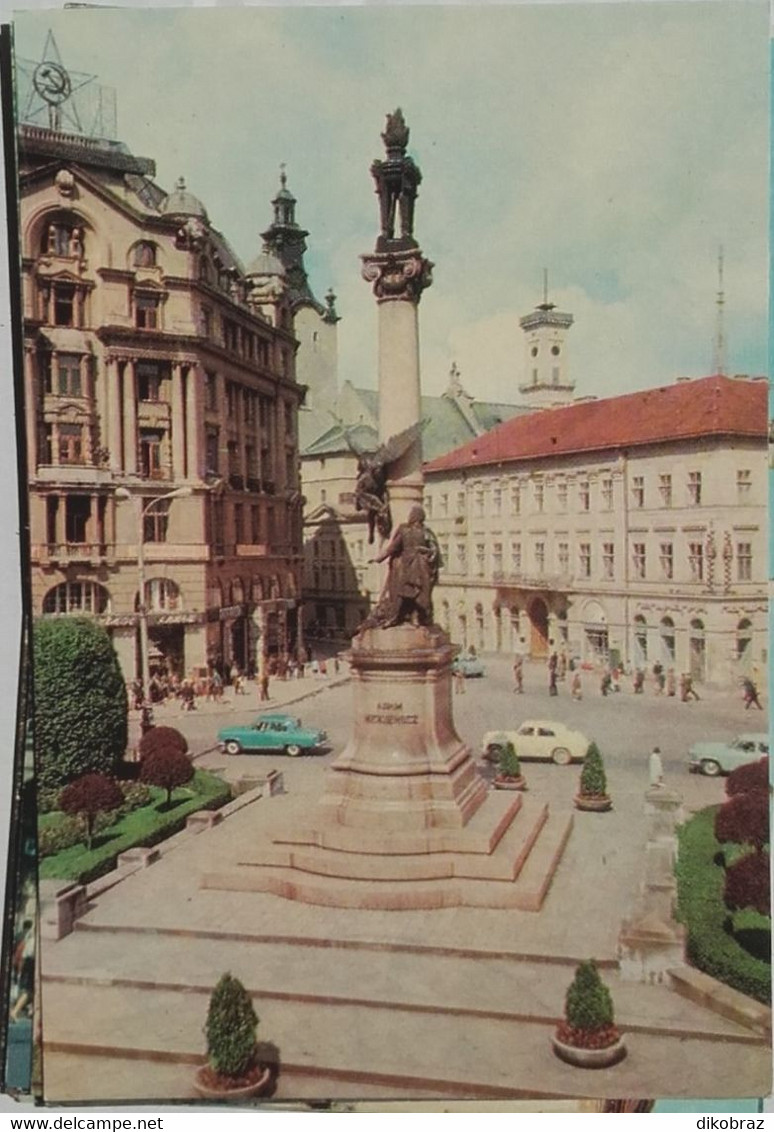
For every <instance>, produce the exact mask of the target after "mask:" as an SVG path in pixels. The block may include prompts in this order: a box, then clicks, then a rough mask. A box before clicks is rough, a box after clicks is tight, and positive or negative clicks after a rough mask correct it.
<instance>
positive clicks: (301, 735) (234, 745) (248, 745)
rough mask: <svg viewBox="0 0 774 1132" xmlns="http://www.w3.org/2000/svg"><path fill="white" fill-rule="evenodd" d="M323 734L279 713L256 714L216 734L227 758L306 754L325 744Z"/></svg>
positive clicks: (292, 717) (325, 738)
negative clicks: (271, 753) (254, 753)
mask: <svg viewBox="0 0 774 1132" xmlns="http://www.w3.org/2000/svg"><path fill="white" fill-rule="evenodd" d="M327 741H328V736H327V733H326V732H325V731H317V730H312V729H311V728H308V727H302V726H301V720H300V719H297V718H296V716H293V715H285V714H283V713H281V712H267V713H266V714H265V715H259V716H258V718H257V719H255V720H253V722H252V723H248V724H243V725H242V726H237V727H223V728H221V730H220V731H219V732H218V746H219V747H220V749H221V751H225V752H226V754H227V755H240V754H241V753H242V752H243V751H246V752H248V753H249V752H252V751H259V752H260V751H282V752H284V754H286V755H290V756H291V757H295V756H297V755H303V754H309V753H312V752H314V751H319V750H320V748H321V747H324V746H325V745H326V744H327Z"/></svg>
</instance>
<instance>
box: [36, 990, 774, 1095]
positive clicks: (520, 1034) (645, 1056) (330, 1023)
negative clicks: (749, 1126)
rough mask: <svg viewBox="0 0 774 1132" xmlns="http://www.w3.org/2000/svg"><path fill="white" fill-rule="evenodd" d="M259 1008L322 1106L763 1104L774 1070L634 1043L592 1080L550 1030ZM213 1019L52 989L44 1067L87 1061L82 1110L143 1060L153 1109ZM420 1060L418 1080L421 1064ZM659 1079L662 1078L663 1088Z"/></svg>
mask: <svg viewBox="0 0 774 1132" xmlns="http://www.w3.org/2000/svg"><path fill="white" fill-rule="evenodd" d="M503 994H504V996H505V995H507V989H506V988H505V987H504V989H503ZM254 1001H255V1006H256V1010H257V1013H258V1015H259V1017H260V1018H261V1024H260V1028H259V1038H260V1039H262V1040H265V1041H269V1042H272V1043H274V1044H275V1045H276V1046H277V1047H278V1049H279V1053H280V1061H281V1064H283V1065H285V1066H286V1067H287V1069H288V1072H289V1074H291V1075H292V1074H296V1073H298V1072H299V1071H303V1072H305V1073H306V1074H307V1075H311V1076H314V1077H316V1078H317V1082H318V1084H319V1085H320V1088H319V1089H315V1090H314V1092H313V1093H312V1094H311V1095H315V1093H316V1095H323V1096H324V1095H325V1091H324V1082H325V1080H326V1078H328V1077H336V1078H337V1079H339V1080H342V1079H349V1080H350V1081H351V1082H353V1083H356V1082H357V1081H358V1080H363V1079H368V1080H370V1081H372V1082H378V1081H383V1082H384V1083H385V1085H387V1084H389V1085H390V1086H395V1087H397V1088H400V1089H403V1090H404V1095H408V1096H410V1095H413V1091H414V1090H415V1089H416V1090H417V1091H422V1092H425V1093H427V1092H431V1093H436V1094H437V1095H442V1096H443V1095H448V1096H454V1095H456V1096H461V1095H468V1096H471V1097H485V1096H492V1097H497V1096H528V1095H530V1092H531V1090H532V1083H533V1082H534V1081H536V1080H540V1082H541V1094H542V1095H544V1096H547V1097H552V1096H555V1097H580V1096H601V1097H604V1096H653V1095H654V1093H655V1092H659V1093H661V1094H662V1095H668V1096H679V1095H686V1093H690V1094H691V1095H694V1093H695V1091H697V1090H699V1091H700V1093H701V1095H703V1096H738V1095H744V1096H755V1095H761V1093H762V1092H763V1091H765V1089H766V1088H767V1082H769V1081H770V1063H769V1062H770V1059H769V1057H768V1053H767V1050H766V1048H765V1047H764V1046H762V1045H753V1046H751V1045H744V1046H740V1047H739V1049H738V1053H734V1049H733V1046H729V1045H728V1044H727V1043H719V1042H716V1043H708V1042H706V1041H702V1040H696V1039H691V1038H686V1037H685V1036H681V1037H676V1036H672V1035H669V1034H664V1033H658V1034H654V1035H651V1034H645V1033H630V1034H629V1035H627V1042H628V1045H629V1057H628V1059H627V1060H626V1061H624V1062H621V1063H620V1064H619V1065H618V1066H616V1067H614V1068H611V1069H606V1070H598V1071H595V1073H594V1074H588V1073H586V1072H584V1071H583V1070H580V1069H573V1068H569V1067H567V1066H565V1065H564V1064H563V1063H560V1062H559V1061H557V1059H556V1058H555V1057H554V1055H553V1053H552V1052H551V1049H550V1036H551V1034H552V1032H553V1028H554V1027H553V1024H552V1023H550V1022H543V1021H534V1022H533V1021H525V1020H524V1019H518V1020H515V1019H514V1020H511V1019H502V1020H501V1019H492V1018H489V1017H487V1018H476V1017H466V1018H465V1019H464V1021H462V1020H459V1021H458V1022H457V1023H456V1024H454V1025H452V1024H450V1019H449V1017H448V1015H447V1014H440V1013H431V1012H428V1011H422V1010H420V1011H408V1012H407V1011H400V1010H394V1009H390V1008H389V1007H383V1008H380V1007H379V1006H378V1005H374V1004H370V1003H369V1004H368V1005H363V1006H357V1005H352V1004H349V1003H348V1004H332V1003H320V1002H317V1001H315V1002H312V1003H304V1002H290V1001H287V1000H270V999H268V998H261V997H260V996H256V998H255V1000H254ZM206 1009H207V995H206V993H196V994H191V993H190V992H187V991H182V992H174V991H169V990H160V989H158V988H155V987H154V988H152V989H150V988H149V989H134V990H132V991H131V992H128V991H127V990H126V989H125V988H121V987H117V986H93V987H91V988H90V992H89V994H88V996H86V995H84V993H83V986H82V985H80V984H77V985H70V984H67V983H52V982H50V981H47V982H46V983H45V984H44V990H43V1010H44V1011H45V1014H46V1017H47V1018H48V1019H49V1020H50V1021H49V1022H48V1023H47V1025H46V1028H45V1046H44V1058H45V1059H46V1060H47V1059H48V1058H49V1057H50V1056H51V1055H54V1054H62V1055H64V1054H69V1055H71V1056H72V1057H77V1058H78V1059H80V1061H79V1064H80V1065H82V1067H83V1070H84V1071H83V1072H82V1073H80V1074H79V1079H75V1080H74V1081H73V1082H71V1084H70V1089H71V1090H72V1089H74V1090H75V1093H76V1096H74V1097H72V1096H71V1097H70V1098H69V1099H77V1100H83V1101H86V1100H111V1099H119V1096H120V1094H119V1093H113V1092H111V1091H110V1088H111V1085H110V1082H109V1081H108V1080H106V1079H105V1078H104V1076H103V1075H102V1074H101V1073H100V1071H99V1067H100V1063H101V1061H102V1059H104V1058H117V1059H120V1060H121V1061H123V1062H126V1061H128V1060H132V1061H134V1060H141V1061H142V1063H143V1065H142V1080H143V1087H144V1089H145V1096H146V1097H147V1098H149V1099H150V1098H156V1097H159V1096H162V1095H164V1093H159V1092H157V1091H156V1089H155V1088H154V1085H153V1079H152V1078H153V1073H152V1067H153V1065H154V1064H156V1063H158V1064H160V1065H165V1066H168V1065H169V1064H170V1063H174V1062H182V1063H187V1064H190V1065H194V1064H195V1063H196V1062H197V1060H200V1059H201V1058H202V1056H203V1035H202V1026H203V1024H204V1020H205V1016H206ZM419 1049H421V1050H422V1058H421V1064H422V1070H421V1074H420V1073H418V1072H417V1058H416V1057H415V1051H416V1050H419ZM670 1049H671V1050H672V1053H671V1054H669V1050H670ZM473 1065H475V1067H476V1068H475V1070H473V1068H472V1067H473ZM665 1065H666V1066H670V1065H671V1066H672V1067H673V1068H672V1070H671V1073H670V1072H669V1071H667V1073H666V1078H668V1079H665V1070H664V1066H665ZM149 1066H150V1069H151V1071H150V1072H149V1071H148V1069H149ZM656 1067H657V1068H656ZM87 1070H88V1071H87ZM654 1071H657V1072H658V1073H659V1075H660V1076H659V1080H658V1082H656V1080H655V1079H654V1078H653V1073H654ZM280 1080H281V1078H280ZM656 1086H658V1087H656ZM78 1094H80V1095H78ZM189 1095H190V1094H189V1093H186V1094H185V1095H184V1096H181V1097H179V1098H174V1097H173V1098H170V1099H186V1098H187V1097H188V1096H189ZM282 1095H283V1094H282V1093H278V1096H280V1097H281V1096H282ZM285 1095H287V1094H285ZM306 1095H310V1094H306ZM353 1095H357V1092H356V1090H355V1089H353ZM46 1099H47V1100H48V1101H49V1102H55V1101H58V1100H64V1099H65V1097H63V1096H61V1095H57V1094H56V1093H55V1091H54V1085H53V1083H52V1081H51V1079H50V1077H49V1076H48V1075H47V1077H46Z"/></svg>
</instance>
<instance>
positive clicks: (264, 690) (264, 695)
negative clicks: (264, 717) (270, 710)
mask: <svg viewBox="0 0 774 1132" xmlns="http://www.w3.org/2000/svg"><path fill="white" fill-rule="evenodd" d="M258 685H259V687H260V689H261V696H260V699H261V703H265V701H266V700H268V699H269V670H268V669H267V668H265V669H264V670H263V672H262V673H261V675H260V678H259V681H258Z"/></svg>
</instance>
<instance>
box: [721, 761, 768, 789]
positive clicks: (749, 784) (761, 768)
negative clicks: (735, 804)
mask: <svg viewBox="0 0 774 1132" xmlns="http://www.w3.org/2000/svg"><path fill="white" fill-rule="evenodd" d="M768 789H769V760H768V759H766V758H763V759H758V761H757V762H754V763H745V764H744V766H738V767H737V768H736V770H732V771H731V773H730V774H729V776H728V778H727V779H726V794H727V795H728V796H729V798H733V797H734V795H735V794H750V793H752V791H753V790H763V791H765V792H766V793H768Z"/></svg>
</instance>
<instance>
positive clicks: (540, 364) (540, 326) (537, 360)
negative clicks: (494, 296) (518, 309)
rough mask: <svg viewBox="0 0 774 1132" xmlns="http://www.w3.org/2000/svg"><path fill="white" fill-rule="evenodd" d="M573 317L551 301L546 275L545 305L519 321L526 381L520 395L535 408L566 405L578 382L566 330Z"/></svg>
mask: <svg viewBox="0 0 774 1132" xmlns="http://www.w3.org/2000/svg"><path fill="white" fill-rule="evenodd" d="M573 321H574V319H573V316H572V315H571V314H565V313H564V312H563V311H558V310H557V309H556V306H555V304H554V303H549V301H548V273H547V272H545V271H544V272H543V302H542V303H539V304H538V306H537V307H536V308H535V310H534V311H531V312H530V313H529V314H526V315H524V317H523V318H520V319H519V325H520V326H521V329H522V330H523V331H524V335H525V365H524V380H523V382H522V383H521V385H520V386H519V392H520V393H521V394H522V396H523V397H525V399H526V400H527V401H528V402H529V404H530V405H533V406H534V407H535V408H544V407H546V406H548V405H567V404H569V403H570V402H571V401H572V400H573V393H574V390H575V382H574V381H571V380H570V376H569V369H568V365H567V331H568V330H569V328H570V327H571V326H572V324H573Z"/></svg>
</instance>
